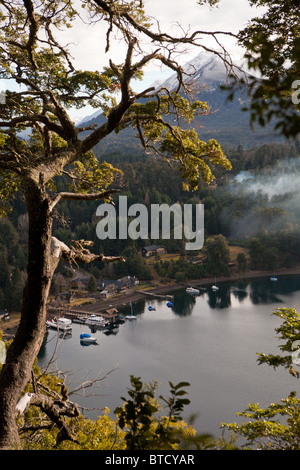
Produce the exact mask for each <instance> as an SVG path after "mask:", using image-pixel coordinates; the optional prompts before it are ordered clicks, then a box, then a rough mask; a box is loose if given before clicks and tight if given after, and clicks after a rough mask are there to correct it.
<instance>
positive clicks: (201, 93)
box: [84, 52, 282, 153]
mask: <svg viewBox="0 0 300 470" xmlns="http://www.w3.org/2000/svg"><path fill="white" fill-rule="evenodd" d="M184 72H185V76H184V79H185V80H187V81H188V82H189V84H192V85H193V89H194V90H195V91H194V96H193V97H194V99H197V100H201V101H204V102H207V104H208V105H209V107H210V114H209V115H206V116H198V117H196V118H195V120H194V121H193V123H192V126H193V127H195V128H196V129H197V131H198V134H199V137H200V138H201V139H203V140H204V141H206V140H208V139H211V138H214V139H216V140H217V141H218V142H219V143H220V144H221V145H223V146H229V147H236V146H238V145H239V144H242V145H243V146H244V147H245V148H249V147H252V146H255V145H263V144H265V143H271V142H275V141H277V142H279V141H282V138H281V137H280V136H278V135H276V134H275V133H274V131H273V127H271V126H266V127H265V128H261V127H258V126H257V127H256V128H255V130H252V129H251V128H250V116H249V113H248V112H245V111H242V108H243V106H244V105H245V102H246V101H245V100H246V99H247V93H246V91H244V92H243V93H242V92H241V93H240V94H239V93H238V94H237V95H236V96H235V97H234V99H233V100H232V101H228V99H227V97H228V91H226V90H222V89H221V86H222V85H225V84H226V83H227V78H228V77H227V73H226V68H225V65H224V63H223V61H222V60H221V59H220V58H219V57H218V56H216V55H213V54H208V53H205V52H204V53H201V54H199V55H198V56H196V57H195V58H194V59H193V60H192V61H190V62H188V63H187V64H186V65H185V66H184ZM176 86H177V75H176V74H172V75H171V76H170V77H169V78H168V79H167V80H166V81H164V82H163V83H162V84H161V85H158V87H157V89H159V88H160V87H167V88H168V89H169V90H174V89H175V88H176ZM103 122H104V119H103V117H102V116H101V112H96V113H94V114H93V115H92V116H88V117H86V118H85V119H84V124H85V125H87V124H92V123H97V124H98V125H100V124H101V123H103ZM105 141H106V142H103V143H100V144H98V146H97V150H98V151H100V153H101V152H102V151H104V152H105V151H107V149H108V148H109V150H110V151H118V150H121V151H123V152H127V151H128V150H129V149H130V150H132V148H133V147H134V148H136V147H137V146H138V145H139V144H138V142H137V139H134V131H133V130H130V129H126V130H125V131H122V132H121V133H120V134H119V135H117V136H116V135H115V134H113V135H111V136H109V138H106V139H105Z"/></svg>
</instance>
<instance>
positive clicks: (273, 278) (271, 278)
mask: <svg viewBox="0 0 300 470" xmlns="http://www.w3.org/2000/svg"><path fill="white" fill-rule="evenodd" d="M270 281H277V277H276V276H275V271H274V276H272V277H270Z"/></svg>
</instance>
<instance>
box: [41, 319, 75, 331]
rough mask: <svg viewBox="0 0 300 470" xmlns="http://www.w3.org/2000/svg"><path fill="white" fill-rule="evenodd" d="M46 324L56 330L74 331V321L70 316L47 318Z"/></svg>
mask: <svg viewBox="0 0 300 470" xmlns="http://www.w3.org/2000/svg"><path fill="white" fill-rule="evenodd" d="M46 326H48V327H49V328H54V329H55V330H59V331H64V332H70V331H72V321H71V320H70V319H69V318H64V317H62V318H58V319H57V318H52V319H51V320H46Z"/></svg>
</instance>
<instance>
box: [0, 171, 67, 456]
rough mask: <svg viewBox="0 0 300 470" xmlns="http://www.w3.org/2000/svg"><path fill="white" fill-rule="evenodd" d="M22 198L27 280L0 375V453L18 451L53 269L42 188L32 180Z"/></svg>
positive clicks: (48, 227) (41, 338)
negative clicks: (22, 405) (22, 403)
mask: <svg viewBox="0 0 300 470" xmlns="http://www.w3.org/2000/svg"><path fill="white" fill-rule="evenodd" d="M24 194H25V197H26V202H27V210H28V216H29V237H28V266H27V272H28V279H27V283H26V286H25V288H24V292H23V301H22V311H21V320H20V324H19V327H18V330H17V333H16V335H15V338H14V340H13V343H12V344H11V346H10V347H9V348H8V351H7V357H6V364H5V365H4V366H3V368H2V371H1V374H0V449H9V448H20V441H19V438H18V431H17V426H16V420H15V416H16V404H17V402H18V400H19V398H20V396H21V395H22V392H23V391H24V388H25V386H26V384H27V383H28V380H29V379H30V374H31V370H32V366H33V364H34V360H35V359H36V356H37V354H38V352H39V349H40V347H41V344H42V341H43V338H44V332H45V324H46V323H45V322H46V303H47V298H48V293H49V288H50V284H51V280H52V276H53V272H54V269H55V267H56V266H53V265H52V257H51V252H50V249H51V243H50V242H51V230H52V217H51V213H50V210H49V199H48V197H47V195H46V193H45V191H44V190H43V186H42V184H40V183H39V184H38V183H36V182H34V181H32V180H27V181H26V182H25V183H24ZM57 262H58V260H57ZM56 264H57V263H56Z"/></svg>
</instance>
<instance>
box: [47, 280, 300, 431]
mask: <svg viewBox="0 0 300 470" xmlns="http://www.w3.org/2000/svg"><path fill="white" fill-rule="evenodd" d="M173 303H174V305H173V307H171V308H169V307H167V305H166V301H162V300H151V301H149V299H148V298H147V299H145V300H143V301H139V302H137V303H135V304H134V308H135V311H136V313H137V319H136V320H134V321H128V320H127V321H126V322H125V323H124V324H121V325H120V326H119V328H118V330H117V331H115V332H114V333H113V334H107V332H106V333H104V332H103V331H99V330H98V331H96V332H95V333H93V336H96V337H97V339H98V344H96V345H95V344H94V345H89V346H81V344H80V340H79V335H80V333H82V332H89V333H91V330H90V329H89V327H87V326H85V325H78V324H73V330H72V334H71V335H68V336H67V337H65V338H64V339H60V340H59V342H58V344H56V343H57V341H56V340H57V333H56V332H55V331H54V330H49V331H48V333H47V335H46V337H45V340H44V344H43V346H42V348H41V351H40V353H39V356H38V362H39V365H40V366H41V367H45V365H46V364H48V361H49V359H50V358H51V357H52V355H53V353H54V351H55V348H56V347H57V351H56V353H55V362H54V363H53V365H52V370H56V369H57V370H60V371H63V372H65V373H66V374H67V383H68V385H69V387H70V390H72V389H74V388H76V387H77V386H78V385H79V384H80V383H81V382H83V381H87V380H94V379H99V378H100V377H103V376H105V375H106V374H107V373H109V372H110V371H112V370H113V369H114V370H113V371H112V372H111V373H110V374H109V375H108V376H107V377H106V379H105V380H104V381H101V383H100V384H99V387H97V388H95V389H94V390H92V389H88V390H87V391H86V392H85V396H80V395H76V396H75V395H74V396H72V399H73V400H74V401H77V403H79V404H80V405H81V406H85V407H87V408H89V409H90V411H86V414H87V415H88V416H90V417H92V418H95V417H96V416H97V415H98V414H100V412H98V409H99V408H104V407H105V406H107V407H109V408H110V410H111V411H112V412H113V410H114V409H115V407H116V406H119V405H120V404H121V403H122V400H121V398H120V397H121V396H127V389H128V388H130V375H131V374H133V375H135V376H138V377H141V379H142V381H143V382H145V383H148V382H151V381H153V380H155V381H157V382H158V383H159V384H160V386H159V389H158V393H157V396H158V395H159V394H162V395H164V396H167V395H168V390H169V385H168V381H172V382H173V383H174V384H175V383H178V382H179V381H187V382H189V383H190V387H187V390H188V392H189V395H188V397H189V398H190V400H191V404H190V405H189V406H187V407H186V409H185V412H184V418H185V419H186V420H188V419H189V416H191V415H193V414H196V415H197V417H196V420H195V422H194V426H195V428H196V429H197V430H198V431H199V432H205V433H212V434H213V435H214V436H215V437H217V436H220V428H219V423H221V422H233V421H237V418H236V412H238V411H243V410H244V409H245V408H246V407H247V404H248V403H252V402H255V403H260V404H261V405H262V406H267V405H268V404H269V403H271V402H274V401H279V400H280V398H283V397H286V396H287V395H288V394H289V393H290V392H291V391H292V390H296V391H297V390H298V388H299V385H298V382H297V380H296V379H295V378H292V377H291V376H290V375H289V373H288V372H287V371H286V370H284V369H283V368H279V369H277V370H274V369H273V368H271V367H270V366H267V365H258V363H257V355H256V353H258V352H264V353H266V354H268V353H279V352H280V351H279V349H278V346H279V340H278V339H277V338H276V333H275V330H274V329H275V328H276V326H279V325H280V319H278V318H277V317H276V316H274V315H272V312H273V311H274V310H275V309H277V308H279V307H294V306H296V307H297V305H299V304H300V275H293V276H291V275H289V276H282V275H281V276H278V280H277V282H272V281H271V280H270V278H269V277H268V278H256V279H251V280H245V281H236V282H226V283H221V284H219V290H218V291H217V292H213V291H212V290H211V287H210V286H207V291H203V292H202V291H201V295H199V296H196V297H194V296H191V295H190V294H187V293H186V292H185V290H182V291H178V292H175V293H174V302H173ZM150 305H152V306H153V307H155V308H156V310H155V311H149V309H148V307H149V306H150ZM121 310H122V309H120V313H121ZM123 312H124V313H129V306H124V309H123ZM91 408H92V409H91ZM112 416H113V414H112Z"/></svg>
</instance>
